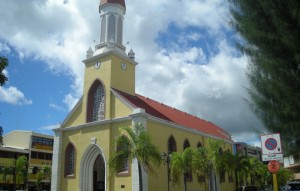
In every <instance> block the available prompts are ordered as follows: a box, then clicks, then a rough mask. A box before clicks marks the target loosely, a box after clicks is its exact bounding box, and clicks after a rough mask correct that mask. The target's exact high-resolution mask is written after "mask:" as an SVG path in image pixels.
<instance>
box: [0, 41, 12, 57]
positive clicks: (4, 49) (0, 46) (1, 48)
mask: <svg viewBox="0 0 300 191" xmlns="http://www.w3.org/2000/svg"><path fill="white" fill-rule="evenodd" d="M10 51H11V50H10V48H9V46H8V45H7V44H6V43H2V42H0V53H4V54H8V53H10Z"/></svg>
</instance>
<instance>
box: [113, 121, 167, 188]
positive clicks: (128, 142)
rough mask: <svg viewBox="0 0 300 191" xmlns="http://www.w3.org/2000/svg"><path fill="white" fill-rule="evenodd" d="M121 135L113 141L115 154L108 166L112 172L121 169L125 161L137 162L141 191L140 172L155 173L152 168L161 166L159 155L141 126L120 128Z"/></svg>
mask: <svg viewBox="0 0 300 191" xmlns="http://www.w3.org/2000/svg"><path fill="white" fill-rule="evenodd" d="M120 130H121V134H120V135H119V136H117V137H116V138H115V140H114V147H115V148H117V150H116V152H115V153H113V154H112V156H111V157H110V159H109V166H110V168H111V169H112V170H114V171H119V170H120V169H122V167H123V166H124V164H126V163H127V161H133V160H135V159H136V160H137V163H138V169H139V179H140V181H139V183H140V190H141V191H142V190H143V189H142V185H143V184H142V172H141V168H143V169H144V170H145V171H146V172H149V173H155V170H154V166H159V165H160V164H161V160H162V159H161V154H160V152H159V151H158V150H157V148H156V146H155V145H154V144H153V143H152V142H151V137H150V134H149V133H148V132H146V131H145V129H144V127H143V125H142V124H137V125H135V127H134V128H131V127H120ZM153 165H154V166H153Z"/></svg>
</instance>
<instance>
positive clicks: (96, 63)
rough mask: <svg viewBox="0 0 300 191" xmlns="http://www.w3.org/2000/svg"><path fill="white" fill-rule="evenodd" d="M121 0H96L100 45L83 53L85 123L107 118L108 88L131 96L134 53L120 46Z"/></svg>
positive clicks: (109, 105)
mask: <svg viewBox="0 0 300 191" xmlns="http://www.w3.org/2000/svg"><path fill="white" fill-rule="evenodd" d="M125 12H126V6H125V0H100V5H99V13H100V42H99V44H98V45H96V46H95V49H94V50H93V49H92V48H91V47H90V48H89V49H88V51H87V53H86V59H85V60H84V61H83V62H84V64H85V73H84V89H83V108H85V110H86V116H85V117H84V118H85V119H86V122H91V121H98V120H103V119H108V118H111V117H112V116H111V113H112V104H113V102H114V101H113V100H112V97H113V96H112V89H117V90H120V91H123V92H125V93H128V94H130V95H135V66H136V65H137V64H138V63H137V62H136V61H135V54H134V52H133V51H132V49H131V50H130V51H129V52H128V55H127V54H126V47H125V46H124V45H123V21H124V15H125Z"/></svg>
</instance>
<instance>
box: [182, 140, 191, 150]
mask: <svg viewBox="0 0 300 191" xmlns="http://www.w3.org/2000/svg"><path fill="white" fill-rule="evenodd" d="M189 147H191V145H190V142H189V140H187V139H186V140H185V141H184V143H183V150H184V149H186V148H189Z"/></svg>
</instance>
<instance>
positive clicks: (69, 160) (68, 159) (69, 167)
mask: <svg viewBox="0 0 300 191" xmlns="http://www.w3.org/2000/svg"><path fill="white" fill-rule="evenodd" d="M75 156H76V151H75V147H74V145H73V144H72V143H69V144H68V146H67V148H66V151H65V176H74V175H75Z"/></svg>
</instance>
